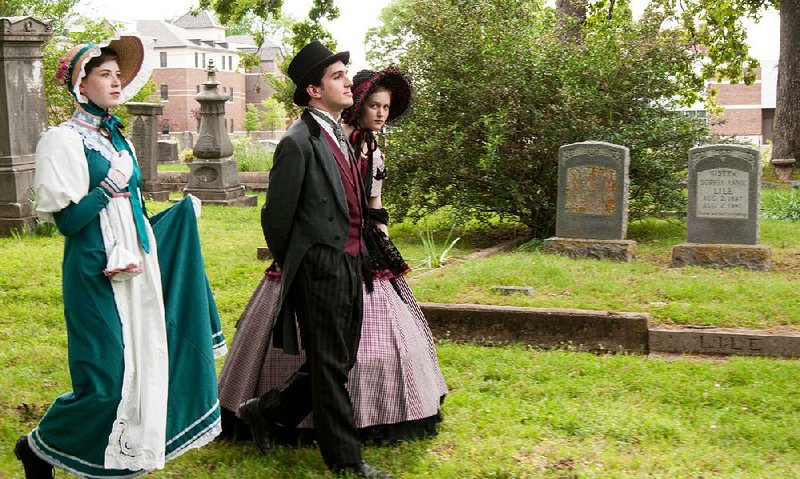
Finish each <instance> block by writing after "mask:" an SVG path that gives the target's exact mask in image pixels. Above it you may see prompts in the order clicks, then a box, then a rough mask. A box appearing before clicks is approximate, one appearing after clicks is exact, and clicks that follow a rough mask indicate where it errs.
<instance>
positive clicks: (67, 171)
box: [33, 127, 108, 236]
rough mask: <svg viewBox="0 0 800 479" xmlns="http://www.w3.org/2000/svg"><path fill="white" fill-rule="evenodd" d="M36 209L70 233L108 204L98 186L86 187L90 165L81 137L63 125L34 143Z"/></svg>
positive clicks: (45, 217) (80, 227) (83, 224)
mask: <svg viewBox="0 0 800 479" xmlns="http://www.w3.org/2000/svg"><path fill="white" fill-rule="evenodd" d="M33 186H34V189H35V191H36V211H37V212H38V213H39V217H40V218H41V219H42V220H44V221H50V222H55V223H56V226H58V229H59V231H61V233H63V234H64V235H65V236H70V235H73V234H75V233H77V232H78V231H80V230H81V229H83V227H85V226H86V225H87V224H88V223H89V222H90V221H91V220H92V219H94V217H95V216H97V214H98V213H99V212H100V210H102V209H103V208H105V206H106V205H107V204H108V197H107V196H106V194H105V193H104V192H103V190H102V189H101V188H100V187H97V188H95V189H94V190H93V191H91V192H90V191H89V167H88V164H87V162H86V153H84V150H83V140H81V137H80V135H78V134H77V133H76V132H74V131H72V130H70V129H69V128H66V127H56V128H52V129H50V130H48V131H47V132H45V134H44V135H42V138H41V139H40V140H39V143H38V144H37V145H36V173H35V174H34V178H33Z"/></svg>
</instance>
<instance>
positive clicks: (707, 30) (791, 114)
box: [652, 0, 800, 160]
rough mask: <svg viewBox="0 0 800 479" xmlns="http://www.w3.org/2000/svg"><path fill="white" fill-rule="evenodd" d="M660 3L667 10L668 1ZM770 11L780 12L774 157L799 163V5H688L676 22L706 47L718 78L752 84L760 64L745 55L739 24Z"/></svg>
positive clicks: (784, 0)
mask: <svg viewBox="0 0 800 479" xmlns="http://www.w3.org/2000/svg"><path fill="white" fill-rule="evenodd" d="M652 1H653V3H656V0H652ZM658 2H661V3H666V4H667V5H668V6H670V5H669V3H670V1H669V0H658ZM770 9H776V10H778V11H779V12H780V32H779V38H780V40H779V41H780V53H779V58H778V88H777V97H776V106H775V120H774V126H773V136H774V138H773V151H772V155H773V158H795V159H797V160H800V0H689V1H687V2H685V4H683V9H682V10H680V9H679V10H677V12H676V14H675V17H674V18H676V19H679V20H680V21H682V22H683V26H684V27H685V28H686V29H687V30H688V31H691V32H692V33H695V34H696V35H697V37H698V41H699V42H700V43H702V44H704V45H708V56H709V57H710V58H711V60H712V62H711V63H712V64H713V65H715V66H716V67H717V71H716V72H714V73H716V76H717V77H718V78H727V79H730V80H731V81H737V80H738V79H740V78H742V76H744V80H745V81H746V82H748V81H752V80H754V79H755V73H754V71H753V70H754V68H756V67H758V66H759V65H758V62H757V61H756V60H754V59H753V58H752V57H751V56H750V55H749V52H748V50H747V45H746V44H745V40H746V31H745V29H744V26H743V23H742V19H743V18H745V17H750V18H753V19H756V20H757V19H759V18H760V17H761V15H762V14H763V13H764V12H765V11H767V10H770ZM720 66H721V67H720ZM711 68H712V67H711V66H708V67H707V69H708V70H710V69H711ZM741 72H744V73H743V74H742V73H741ZM706 73H707V74H708V73H710V72H709V71H706Z"/></svg>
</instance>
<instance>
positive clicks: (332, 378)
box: [259, 245, 363, 467]
mask: <svg viewBox="0 0 800 479" xmlns="http://www.w3.org/2000/svg"><path fill="white" fill-rule="evenodd" d="M360 271H361V265H360V260H359V258H354V257H352V256H350V255H347V254H345V253H344V252H342V251H339V250H336V249H333V248H331V247H329V246H325V245H314V246H312V247H311V249H310V250H309V251H308V253H306V256H305V258H304V259H303V261H302V263H301V264H300V268H299V269H298V271H297V275H296V276H295V280H294V282H293V284H292V286H291V290H290V291H289V295H290V297H289V299H290V301H291V302H292V304H293V306H294V308H295V311H296V313H297V322H298V324H299V326H300V341H301V343H302V346H303V349H304V351H305V353H306V362H305V363H304V364H303V366H302V367H301V368H300V370H299V371H298V372H297V373H296V374H294V375H293V376H292V377H291V378H289V380H288V381H287V382H286V383H284V384H283V385H281V386H280V387H278V388H276V389H273V390H272V391H269V392H267V393H266V394H264V396H262V397H261V398H260V399H259V408H260V409H261V410H262V411H263V412H264V413H265V415H267V416H268V419H270V420H272V421H274V422H276V423H279V424H282V425H284V426H286V427H294V426H296V425H297V424H298V423H299V422H300V421H302V420H303V418H305V417H306V416H307V415H308V413H309V412H313V413H314V429H315V430H316V437H317V442H318V444H319V448H320V452H321V453H322V458H323V460H324V461H325V464H327V465H328V467H334V466H337V465H345V464H354V463H357V462H359V461H361V448H360V445H359V441H358V435H357V431H356V427H355V423H354V420H353V404H352V402H351V401H350V394H349V393H348V392H347V389H346V388H345V383H347V375H348V373H349V372H350V369H352V368H353V366H354V365H355V362H356V355H357V353H358V343H359V340H360V339H361V321H362V312H363V298H362V286H361V277H360Z"/></svg>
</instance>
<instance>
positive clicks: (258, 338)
mask: <svg viewBox="0 0 800 479" xmlns="http://www.w3.org/2000/svg"><path fill="white" fill-rule="evenodd" d="M352 90H353V106H352V107H351V108H349V109H347V110H345V111H344V112H343V114H342V118H343V120H344V121H345V122H346V123H347V124H346V125H345V126H344V128H345V131H346V132H347V134H348V135H349V137H350V140H351V143H352V144H353V147H354V150H355V151H356V153H357V154H358V152H360V153H361V154H360V168H361V172H362V178H363V180H364V191H366V192H367V193H368V195H367V196H368V197H369V215H368V221H367V225H366V226H365V232H364V242H365V244H366V246H367V251H368V253H369V265H370V266H369V270H370V272H369V274H366V275H365V281H364V282H365V288H364V320H363V325H362V330H361V342H360V344H359V349H358V357H357V361H356V365H355V367H353V369H352V370H351V371H350V375H349V380H348V389H349V391H350V396H351V399H352V402H353V407H354V410H355V422H356V426H357V427H358V428H359V433H360V435H361V438H362V440H364V441H367V442H373V443H386V442H394V441H399V440H404V439H413V438H421V437H426V436H431V435H434V434H436V427H437V424H438V423H439V422H440V421H441V415H440V413H439V407H440V405H441V402H442V401H443V399H444V396H445V394H446V393H447V387H446V385H445V382H444V378H443V377H442V374H441V371H440V370H439V364H438V360H437V358H436V351H435V349H434V345H433V338H432V335H431V332H430V329H429V328H428V323H427V321H425V317H424V316H423V314H422V311H421V310H420V308H419V305H418V304H417V301H416V299H415V298H414V295H413V294H412V292H411V289H410V288H409V287H408V284H407V283H406V281H405V279H404V277H403V276H404V275H405V274H406V273H407V272H408V271H409V268H408V265H407V264H406V263H405V261H404V260H403V258H402V256H401V255H400V253H399V252H398V251H397V248H395V246H394V245H393V244H392V242H391V241H390V240H389V238H388V236H387V235H388V230H387V228H386V223H387V222H388V214H387V213H386V210H385V209H383V208H382V205H381V186H382V183H383V179H384V177H385V166H384V156H383V153H382V152H381V151H380V149H378V147H377V142H376V140H375V137H374V133H375V132H377V131H380V130H382V128H383V126H384V125H385V123H386V122H392V121H394V120H396V119H397V118H398V117H400V116H401V115H402V114H403V113H404V112H405V111H406V109H407V108H408V106H409V103H410V100H411V85H410V82H409V80H408V78H407V77H406V76H405V75H403V74H402V73H401V72H400V71H398V70H396V69H393V68H387V69H385V70H382V71H380V72H374V71H369V70H362V71H360V72H358V73H357V74H356V75H355V77H354V78H353V87H352ZM279 290H280V272H278V271H277V268H276V266H275V265H274V264H273V265H272V266H270V267H269V268H268V269H267V271H266V273H265V275H264V278H263V279H262V281H261V283H260V284H259V285H258V287H257V288H256V290H255V292H254V293H253V296H252V297H251V299H250V302H249V303H248V305H247V307H246V308H245V311H244V313H243V314H242V317H241V319H240V320H239V323H238V324H237V334H236V337H235V338H234V340H233V343H232V345H231V350H230V352H229V353H228V360H227V361H226V363H225V365H224V367H223V369H222V374H221V376H220V379H219V400H220V404H221V405H222V408H223V425H222V426H223V435H226V436H228V437H233V438H244V437H247V436H248V434H249V428H248V427H246V425H243V423H241V421H240V420H239V419H237V418H236V413H235V411H237V410H238V408H239V405H240V404H241V403H243V402H244V401H246V400H248V399H250V398H253V397H257V396H260V395H262V394H263V393H265V392H267V391H269V390H271V389H273V388H276V387H278V386H280V385H281V384H283V383H284V382H285V381H286V380H287V379H288V378H289V377H290V376H291V375H292V374H294V373H295V372H296V371H297V369H298V368H299V367H300V365H302V364H303V362H304V356H303V354H302V352H301V354H300V355H299V356H298V355H292V354H287V353H285V352H284V351H283V350H282V349H280V348H277V347H275V346H274V345H273V341H272V332H273V323H274V312H275V307H276V304H277V300H278V293H279ZM298 341H299V338H298ZM312 428H313V418H311V417H310V416H309V417H307V418H306V419H305V420H304V421H303V422H302V423H301V424H300V425H299V427H298V429H297V430H291V431H283V433H284V437H283V438H282V439H284V440H286V441H288V442H296V441H298V440H307V439H310V438H312V437H313V429H312Z"/></svg>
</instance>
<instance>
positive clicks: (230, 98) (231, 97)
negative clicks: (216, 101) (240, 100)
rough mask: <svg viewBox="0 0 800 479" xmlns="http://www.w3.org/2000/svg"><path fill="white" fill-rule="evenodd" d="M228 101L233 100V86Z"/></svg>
mask: <svg viewBox="0 0 800 479" xmlns="http://www.w3.org/2000/svg"><path fill="white" fill-rule="evenodd" d="M228 101H230V102H232V101H233V87H231V96H229V97H228Z"/></svg>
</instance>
